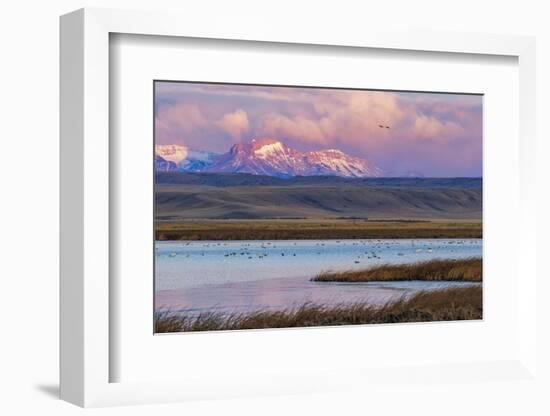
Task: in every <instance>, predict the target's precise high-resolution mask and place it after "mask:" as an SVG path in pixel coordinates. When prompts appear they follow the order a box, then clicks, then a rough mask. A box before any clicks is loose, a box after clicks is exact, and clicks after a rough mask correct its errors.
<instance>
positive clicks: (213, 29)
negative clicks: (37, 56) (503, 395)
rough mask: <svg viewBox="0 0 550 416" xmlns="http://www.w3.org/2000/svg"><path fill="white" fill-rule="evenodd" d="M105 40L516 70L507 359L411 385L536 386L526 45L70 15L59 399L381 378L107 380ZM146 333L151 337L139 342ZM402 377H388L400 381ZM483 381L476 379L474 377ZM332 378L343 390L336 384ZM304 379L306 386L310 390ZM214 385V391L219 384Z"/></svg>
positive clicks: (420, 373)
mask: <svg viewBox="0 0 550 416" xmlns="http://www.w3.org/2000/svg"><path fill="white" fill-rule="evenodd" d="M113 33H122V34H137V35H147V36H170V37H191V38H206V39H226V40H240V41H250V42H277V43H281V44H283V46H284V44H305V45H331V46H333V47H342V48H346V47H354V48H380V49H386V50H409V51H429V52H436V53H443V54H445V53H447V54H448V53H451V54H473V55H475V54H481V55H504V56H510V57H515V58H517V59H518V65H519V105H518V108H519V114H518V119H519V137H520V148H519V164H520V170H519V171H520V178H519V186H520V190H519V201H518V203H519V204H520V209H519V212H520V214H519V217H518V218H515V219H514V221H517V222H518V233H519V235H518V238H519V242H518V247H521V248H520V251H519V252H518V265H517V266H518V267H519V268H521V270H522V271H523V272H524V275H523V276H522V279H521V281H520V284H519V286H518V292H517V315H516V316H517V319H518V322H519V324H518V335H517V339H518V346H517V350H516V352H517V354H514V355H513V356H510V357H508V359H506V360H502V359H499V360H498V361H478V362H471V363H466V364H465V363H462V364H460V365H459V364H457V363H453V362H448V363H447V362H442V363H441V364H440V365H437V366H434V365H422V363H418V364H419V365H418V368H416V369H415V376H414V377H416V379H417V380H421V381H422V380H429V379H433V378H434V377H435V375H434V374H438V377H443V378H445V377H450V378H455V379H456V378H457V377H458V378H459V379H461V380H464V381H471V382H474V383H475V382H480V380H481V379H486V378H487V377H490V378H492V379H499V377H502V378H503V379H507V380H510V379H513V380H516V379H517V380H518V381H521V380H525V379H526V378H533V377H536V370H537V364H536V346H537V338H536V331H537V327H536V319H535V317H536V301H535V299H536V280H537V270H536V268H535V264H536V258H535V252H536V250H535V237H536V236H535V230H536V217H535V216H534V215H533V213H534V212H536V209H535V205H536V198H535V192H536V190H535V189H534V181H533V178H534V176H535V147H534V144H535V139H536V136H535V134H536V132H535V125H536V120H535V117H536V111H535V91H536V83H535V82H536V78H535V41H534V39H533V38H530V37H519V36H508V35H487V34H465V33H430V32H396V31H387V32H383V31H379V30H374V29H373V30H364V29H360V30H354V29H350V30H349V31H343V32H339V33H338V34H330V35H329V34H327V33H326V32H325V31H323V30H321V29H320V28H319V29H316V28H315V27H312V28H311V30H308V31H307V32H304V31H303V30H300V28H297V27H285V30H284V31H282V30H280V26H278V25H276V24H273V25H270V24H266V22H257V21H256V22H254V21H250V22H249V23H248V24H244V25H239V29H238V31H237V30H235V28H234V27H233V26H232V25H231V23H230V22H226V21H224V20H222V19H220V20H219V21H216V22H215V24H214V23H213V24H212V25H211V26H210V25H209V26H208V27H205V26H204V24H203V23H201V22H198V21H195V20H194V19H193V17H192V16H189V15H177V14H176V15H174V14H168V13H151V12H136V11H119V10H107V9H82V10H78V11H76V12H73V13H70V14H68V15H65V16H63V17H62V18H61V129H60V130H61V232H60V234H61V235H60V238H61V281H60V286H61V305H60V306H61V307H60V312H61V313H60V315H61V323H60V325H61V339H60V349H61V352H60V354H61V355H60V359H61V370H60V373H61V389H60V393H61V398H62V399H64V400H67V401H69V402H71V403H74V404H77V405H80V406H85V407H88V406H107V405H119V404H138V403H158V402H167V401H182V400H191V399H197V398H215V397H239V396H253V395H261V394H273V393H274V392H275V393H276V394H279V393H302V392H304V393H305V392H321V391H325V390H338V389H342V388H345V386H347V385H348V384H354V383H355V384H356V385H357V384H358V385H371V384H375V383H376V382H377V381H380V380H383V379H386V380H390V378H388V376H387V375H386V376H385V375H384V374H385V373H386V372H387V371H389V369H387V368H379V369H374V368H370V369H369V373H368V374H366V373H365V372H361V371H351V370H349V369H345V368H342V369H333V370H331V372H330V374H329V377H326V378H324V380H323V382H319V374H313V373H311V374H290V373H284V372H282V373H280V374H276V375H274V374H271V375H269V377H267V376H266V377H264V379H257V380H252V381H251V382H250V383H248V384H246V383H244V384H239V383H231V379H230V378H228V377H223V376H221V377H220V381H219V382H218V383H213V382H212V380H211V379H208V378H206V377H203V378H202V379H200V378H196V377H195V378H190V379H187V380H186V379H183V380H178V381H169V380H166V381H148V382H112V374H111V372H110V366H112V365H113V362H114V361H116V360H117V359H120V357H117V356H116V354H114V353H113V350H112V349H111V348H110V339H111V338H112V337H113V334H112V333H111V332H110V310H113V308H114V307H115V305H112V302H113V299H112V298H111V297H110V296H109V294H110V291H112V290H113V288H112V287H111V286H110V280H109V275H110V272H111V267H112V260H113V259H110V253H109V241H110V226H111V225H112V223H111V221H112V218H111V214H110V213H111V207H110V195H109V189H110V168H112V165H111V164H112V163H113V161H112V160H110V156H109V136H110V130H109V128H110V127H109V126H110V124H109V117H110V113H109V95H110V83H109V81H110V79H109V36H110V34H113ZM151 335H152V334H151ZM407 371H409V372H410V370H407V369H403V371H402V373H403V374H401V373H400V370H399V369H391V375H392V377H396V374H400V375H401V376H402V377H403V379H406V375H405V374H406V373H407ZM480 372H481V373H483V375H484V377H481V378H479V377H476V376H475V375H476V374H479V373H480ZM341 380H349V381H348V382H347V383H342V381H341ZM312 381H313V382H312ZM224 383H225V384H224Z"/></svg>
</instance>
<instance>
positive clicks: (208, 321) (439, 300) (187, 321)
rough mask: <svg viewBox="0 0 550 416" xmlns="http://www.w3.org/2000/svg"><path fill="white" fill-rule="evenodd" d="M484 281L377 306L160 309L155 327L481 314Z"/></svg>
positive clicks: (354, 321) (171, 329) (349, 322)
mask: <svg viewBox="0 0 550 416" xmlns="http://www.w3.org/2000/svg"><path fill="white" fill-rule="evenodd" d="M482 317H483V313H482V289H481V286H480V285H476V286H471V287H464V288H451V289H443V290H437V291H426V292H419V293H417V294H416V295H413V296H412V297H410V298H408V299H407V298H402V299H400V300H397V301H395V302H390V303H387V304H386V305H384V306H382V307H376V306H372V305H369V304H367V303H355V304H343V305H338V306H323V305H316V304H310V303H306V304H304V305H302V306H301V307H299V308H295V309H288V310H284V311H276V312H273V311H265V312H253V313H234V314H220V313H215V312H212V313H204V314H201V315H199V316H195V317H190V316H182V315H177V314H171V313H159V314H157V315H156V317H155V332H156V333H166V332H187V331H219V330H236V329H263V328H292V327H311V326H333V325H357V324H386V323H404V322H433V321H457V320H472V319H482Z"/></svg>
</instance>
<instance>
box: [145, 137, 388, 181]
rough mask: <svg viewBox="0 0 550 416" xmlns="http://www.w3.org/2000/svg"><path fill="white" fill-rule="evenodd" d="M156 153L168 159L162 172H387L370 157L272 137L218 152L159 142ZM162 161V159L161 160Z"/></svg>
mask: <svg viewBox="0 0 550 416" xmlns="http://www.w3.org/2000/svg"><path fill="white" fill-rule="evenodd" d="M155 153H156V155H157V156H160V157H161V158H163V159H164V160H165V161H168V162H173V163H175V164H176V167H174V166H173V165H170V164H166V163H158V164H156V167H157V169H156V170H157V171H158V172H173V171H183V172H208V173H248V174H253V175H265V176H272V177H281V178H285V177H295V176H339V177H355V178H367V177H381V176H383V174H384V172H383V171H382V169H380V168H379V167H377V166H375V165H374V164H372V163H370V162H369V161H367V160H364V159H360V158H357V157H354V156H350V155H348V154H346V153H344V152H342V151H341V150H338V149H323V150H314V151H309V152H301V151H298V150H295V149H293V148H290V147H289V146H287V145H285V144H284V143H282V142H280V141H278V140H275V139H271V138H262V139H254V140H252V141H251V142H249V143H238V144H235V145H233V146H232V147H231V148H230V149H229V151H228V152H226V153H223V154H215V153H208V152H200V151H193V150H190V149H189V148H187V147H186V146H181V145H157V146H155ZM160 162H162V161H160Z"/></svg>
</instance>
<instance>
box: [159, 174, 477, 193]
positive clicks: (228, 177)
mask: <svg viewBox="0 0 550 416" xmlns="http://www.w3.org/2000/svg"><path fill="white" fill-rule="evenodd" d="M155 181H156V184H158V185H187V186H192V185H195V186H213V187H231V186H306V185H307V186H312V185H315V186H323V185H326V186H333V185H346V184H349V185H355V186H357V185H362V186H370V187H411V188H412V187H414V188H461V189H481V188H482V186H483V179H482V178H480V177H456V178H425V177H423V178H414V177H413V178H411V177H377V178H374V177H371V178H346V177H340V176H293V177H290V178H281V177H274V176H267V175H254V174H250V173H198V172H193V173H191V172H157V173H156V175H155Z"/></svg>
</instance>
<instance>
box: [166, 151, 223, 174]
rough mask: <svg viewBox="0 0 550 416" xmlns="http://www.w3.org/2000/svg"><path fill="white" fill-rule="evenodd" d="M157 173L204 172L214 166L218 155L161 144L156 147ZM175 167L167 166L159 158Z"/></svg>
mask: <svg viewBox="0 0 550 416" xmlns="http://www.w3.org/2000/svg"><path fill="white" fill-rule="evenodd" d="M155 154H156V162H155V163H156V165H157V171H161V172H167V171H177V170H181V171H184V172H202V171H204V170H205V169H206V168H207V167H208V166H210V165H211V164H212V162H213V161H214V159H215V158H216V157H217V156H218V154H217V153H211V152H201V151H199V150H192V149H189V148H188V147H187V146H182V145H179V144H166V145H164V144H159V145H156V146H155ZM159 157H160V158H161V159H162V160H164V161H165V162H169V163H173V164H174V165H173V166H172V165H170V164H168V165H166V164H164V163H163V162H162V161H161V160H159V159H158V158H159Z"/></svg>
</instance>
